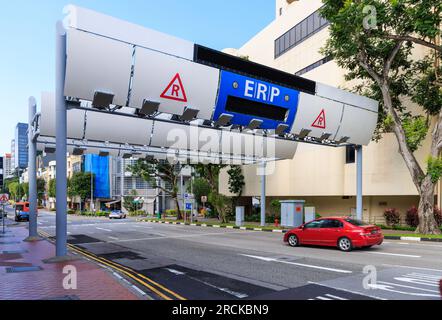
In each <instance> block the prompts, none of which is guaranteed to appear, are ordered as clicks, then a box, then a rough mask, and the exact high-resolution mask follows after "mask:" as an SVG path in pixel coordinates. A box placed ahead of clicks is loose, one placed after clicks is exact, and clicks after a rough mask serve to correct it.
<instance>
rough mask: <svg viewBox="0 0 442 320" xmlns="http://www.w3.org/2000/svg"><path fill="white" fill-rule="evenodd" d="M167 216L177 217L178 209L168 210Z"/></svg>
mask: <svg viewBox="0 0 442 320" xmlns="http://www.w3.org/2000/svg"><path fill="white" fill-rule="evenodd" d="M166 216H172V217H176V216H177V211H176V209H167V210H166Z"/></svg>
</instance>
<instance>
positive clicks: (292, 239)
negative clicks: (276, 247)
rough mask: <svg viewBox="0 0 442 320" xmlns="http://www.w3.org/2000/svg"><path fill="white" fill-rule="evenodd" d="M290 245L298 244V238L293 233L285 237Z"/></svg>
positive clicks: (295, 245)
mask: <svg viewBox="0 0 442 320" xmlns="http://www.w3.org/2000/svg"><path fill="white" fill-rule="evenodd" d="M287 240H288V243H289V246H290V247H297V246H299V240H298V237H297V236H296V235H294V234H292V235H290V236H289V238H288V239H287Z"/></svg>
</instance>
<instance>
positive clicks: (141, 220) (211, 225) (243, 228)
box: [137, 219, 288, 233]
mask: <svg viewBox="0 0 442 320" xmlns="http://www.w3.org/2000/svg"><path fill="white" fill-rule="evenodd" d="M137 221H140V222H150V223H159V224H174V225H185V226H193V227H209V228H220V229H236V230H244V231H260V232H275V233H286V232H287V231H288V230H281V229H262V228H250V227H237V226H222V225H219V224H207V223H188V222H185V223H184V222H170V221H158V220H146V219H140V220H137Z"/></svg>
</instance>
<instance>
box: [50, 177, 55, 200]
mask: <svg viewBox="0 0 442 320" xmlns="http://www.w3.org/2000/svg"><path fill="white" fill-rule="evenodd" d="M48 196H49V197H50V198H55V197H56V189H55V179H51V180H49V183H48Z"/></svg>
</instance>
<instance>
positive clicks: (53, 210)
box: [49, 208, 57, 212]
mask: <svg viewBox="0 0 442 320" xmlns="http://www.w3.org/2000/svg"><path fill="white" fill-rule="evenodd" d="M49 211H51V212H55V211H57V210H56V209H55V208H50V209H49Z"/></svg>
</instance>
